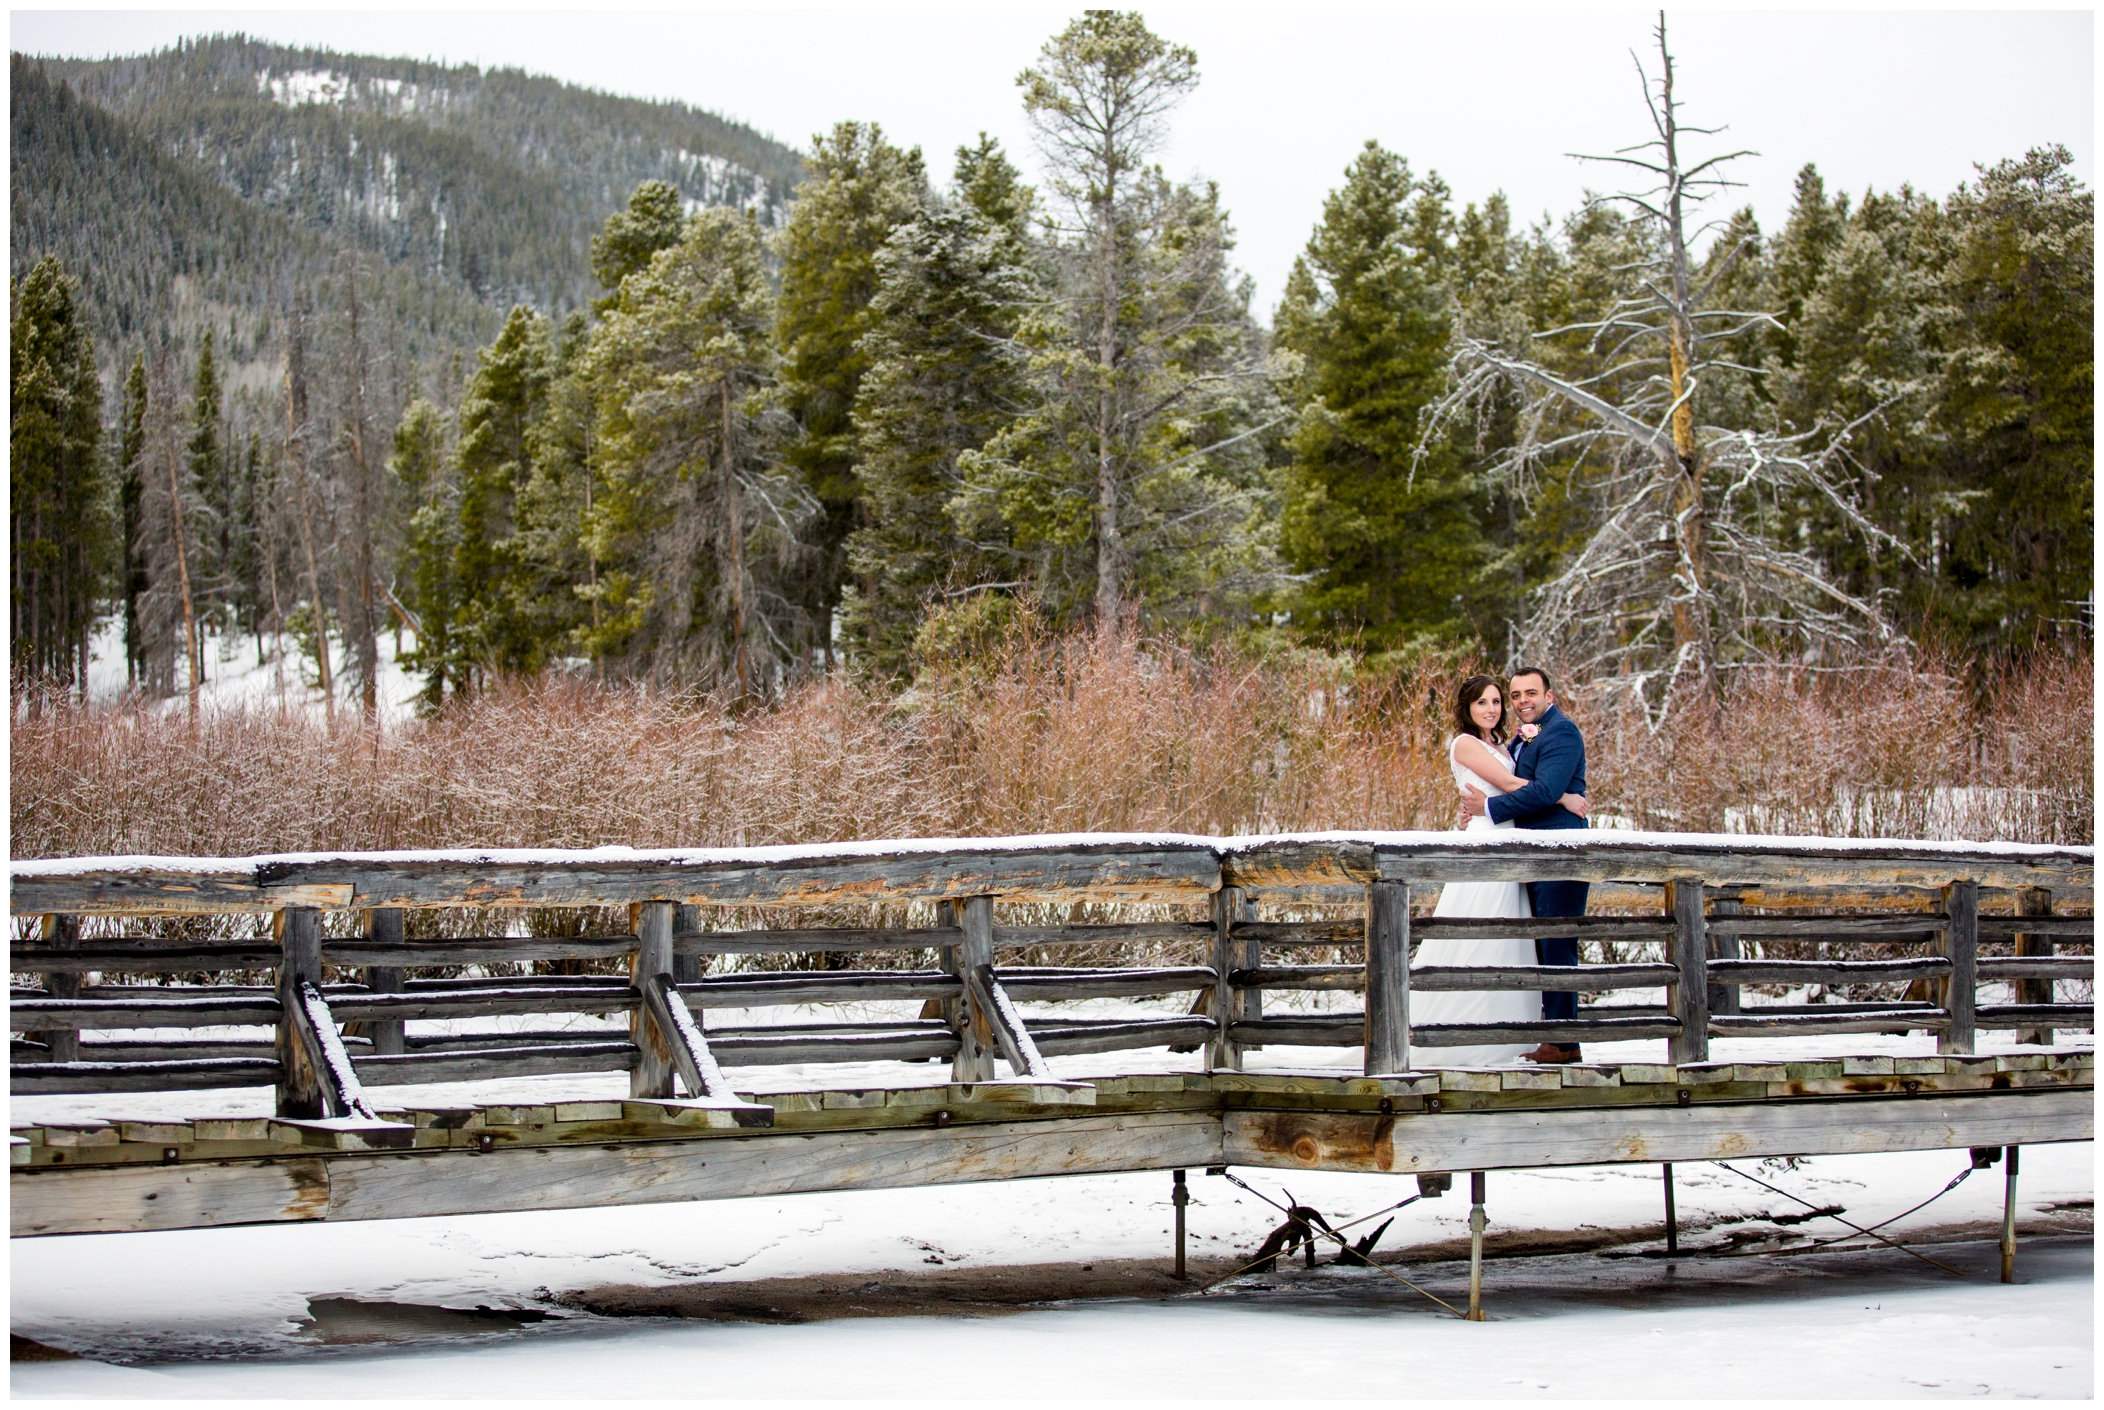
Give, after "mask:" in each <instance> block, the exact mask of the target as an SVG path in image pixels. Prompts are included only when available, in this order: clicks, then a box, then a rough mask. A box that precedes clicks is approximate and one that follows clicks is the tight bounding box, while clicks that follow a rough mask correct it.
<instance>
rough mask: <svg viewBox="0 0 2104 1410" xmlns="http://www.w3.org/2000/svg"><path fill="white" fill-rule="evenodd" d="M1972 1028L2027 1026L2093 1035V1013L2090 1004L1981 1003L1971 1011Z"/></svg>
mask: <svg viewBox="0 0 2104 1410" xmlns="http://www.w3.org/2000/svg"><path fill="white" fill-rule="evenodd" d="M1973 1024H1974V1027H1976V1028H1995V1029H2005V1028H2015V1029H2018V1030H2020V1031H2021V1030H2023V1029H2024V1027H2025V1025H2027V1024H2038V1025H2041V1026H2046V1025H2058V1026H2061V1027H2065V1028H2087V1029H2089V1030H2091V1031H2092V1032H2094V1031H2095V1030H2096V1026H2097V1010H2096V1008H2095V1006H2093V1005H2091V1004H1982V1005H1981V1006H1980V1007H1979V1008H1978V1009H1976V1010H1974V1018H1973Z"/></svg>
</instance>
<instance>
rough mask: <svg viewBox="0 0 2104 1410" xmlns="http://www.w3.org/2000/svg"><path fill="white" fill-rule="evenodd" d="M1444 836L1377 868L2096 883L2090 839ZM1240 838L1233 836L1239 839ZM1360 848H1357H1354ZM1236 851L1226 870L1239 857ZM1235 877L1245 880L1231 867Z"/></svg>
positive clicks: (1542, 876) (1424, 873)
mask: <svg viewBox="0 0 2104 1410" xmlns="http://www.w3.org/2000/svg"><path fill="white" fill-rule="evenodd" d="M1429 837H1431V838H1432V839H1436V840H1431V841H1426V842H1418V841H1416V840H1414V839H1413V840H1412V841H1411V842H1409V843H1407V844H1405V843H1386V842H1384V843H1382V844H1381V845H1379V846H1377V847H1375V848H1374V854H1375V855H1374V868H1375V870H1376V871H1377V873H1378V874H1379V875H1380V876H1381V877H1382V878H1384V879H1388V880H1395V881H1419V880H1423V881H1623V880H1630V881H1677V880H1688V881H1702V882H1704V883H1706V884H1713V885H1727V884H1733V883H1738V884H1753V885H1757V884H1760V883H1762V882H1783V883H1787V884H1789V885H1792V886H1863V885H1884V886H1942V885H1945V884H1946V883H1948V882H1951V881H1954V880H1958V879H1960V878H1971V879H1973V880H1974V881H1976V882H1977V883H1978V884H1980V885H1985V886H2008V887H2018V886H2053V885H2055V884H2067V885H2088V884H2090V877H2091V872H2092V870H2093V868H2094V859H2095V849H2094V848H2089V847H2028V848H2024V849H2022V850H2021V851H2019V850H2015V849H2008V850H2004V849H2000V848H1997V849H1991V850H1990V849H1987V848H1968V847H1966V846H1964V845H1963V844H1962V843H1950V844H1941V845H1939V844H1935V843H1922V842H1903V841H1895V842H1876V843H1869V844H1865V845H1853V844H1851V845H1840V846H1836V845H1831V844H1828V845H1821V844H1820V843H1819V842H1817V841H1814V840H1812V839H1805V838H1756V837H1714V838H1713V837H1705V836H1698V835H1687V836H1675V837H1673V840H1672V841H1671V842H1667V843H1658V842H1652V841H1650V840H1649V839H1643V840H1638V839H1634V838H1626V839H1625V838H1616V837H1614V836H1613V835H1612V834H1601V833H1592V834H1589V835H1587V836H1586V838H1585V840H1583V841H1579V840H1575V839H1574V838H1573V837H1572V836H1571V835H1569V834H1536V835H1534V836H1532V837H1528V836H1525V835H1522V836H1521V837H1519V838H1501V839H1499V840H1498V841H1496V842H1493V843H1483V844H1470V843H1462V842H1458V841H1456V840H1455V835H1454V834H1451V833H1434V834H1429ZM1230 845H1232V844H1230ZM1354 855H1356V852H1355V851H1354ZM1238 856H1239V854H1238V853H1237V852H1230V853H1228V858H1227V859H1225V860H1224V861H1223V872H1224V873H1232V872H1234V871H1235V869H1236V866H1237V861H1236V859H1237V858H1238ZM1227 879H1229V880H1231V881H1234V880H1239V878H1238V877H1237V876H1234V875H1229V876H1228V878H1227Z"/></svg>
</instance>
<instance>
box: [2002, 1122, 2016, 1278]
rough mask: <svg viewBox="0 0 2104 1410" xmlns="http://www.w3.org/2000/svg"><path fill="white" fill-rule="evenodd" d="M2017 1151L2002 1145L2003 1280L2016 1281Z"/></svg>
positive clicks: (2014, 1148)
mask: <svg viewBox="0 0 2104 1410" xmlns="http://www.w3.org/2000/svg"><path fill="white" fill-rule="evenodd" d="M2016 1152H2017V1147H2015V1146H2004V1147H2002V1281H2003V1282H2005V1283H2013V1282H2015V1281H2016Z"/></svg>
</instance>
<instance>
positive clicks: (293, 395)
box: [285, 327, 336, 720]
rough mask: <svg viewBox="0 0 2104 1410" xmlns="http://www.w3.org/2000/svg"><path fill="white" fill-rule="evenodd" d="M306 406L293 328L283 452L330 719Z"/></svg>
mask: <svg viewBox="0 0 2104 1410" xmlns="http://www.w3.org/2000/svg"><path fill="white" fill-rule="evenodd" d="M306 407H307V378H306V364H305V362H304V361H303V359H302V357H301V351H300V340H299V331H298V329H297V328H296V327H295V329H294V330H293V336H292V342H291V344H290V346H289V347H288V349H287V351H286V355H285V450H286V453H287V455H288V456H290V457H292V458H293V471H294V474H295V475H297V477H298V479H299V485H298V497H299V527H300V551H301V552H302V553H303V554H304V555H305V557H306V559H307V592H308V595H309V600H310V601H312V602H313V604H314V657H315V663H316V667H317V669H318V672H319V674H320V677H321V698H322V708H323V709H324V710H325V711H326V712H327V713H328V716H329V718H330V719H331V720H334V719H335V718H336V681H335V678H334V676H333V675H332V673H331V672H330V670H329V614H328V611H327V609H326V608H324V607H323V605H322V596H321V568H320V565H319V564H318V563H316V562H315V558H314V522H313V519H312V517H311V515H310V513H309V511H308V506H307V489H308V485H307V480H308V475H307V446H306V441H305V440H304V439H303V437H304V435H305V431H306V427H305V425H304V424H303V422H304V419H305V418H304V417H303V416H302V415H301V413H302V412H304V411H305V410H306Z"/></svg>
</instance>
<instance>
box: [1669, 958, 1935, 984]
mask: <svg viewBox="0 0 2104 1410" xmlns="http://www.w3.org/2000/svg"><path fill="white" fill-rule="evenodd" d="M1709 972H1710V981H1711V982H1712V983H1713V984H1715V983H1718V982H1726V981H1728V982H1729V983H1732V984H1910V983H1912V982H1913V981H1915V980H1917V979H1948V978H1949V977H1950V973H1951V962H1950V961H1949V960H1947V959H1942V958H1929V959H1919V960H1711V961H1710V964H1709Z"/></svg>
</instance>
